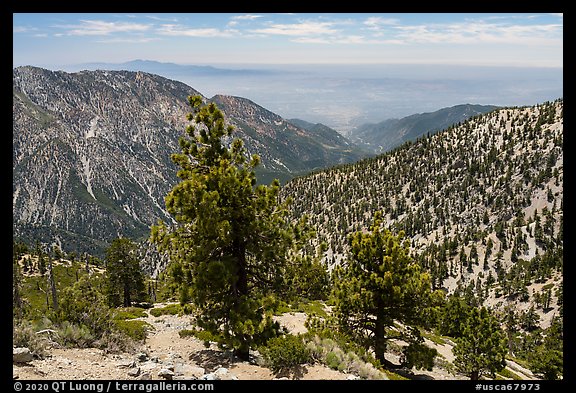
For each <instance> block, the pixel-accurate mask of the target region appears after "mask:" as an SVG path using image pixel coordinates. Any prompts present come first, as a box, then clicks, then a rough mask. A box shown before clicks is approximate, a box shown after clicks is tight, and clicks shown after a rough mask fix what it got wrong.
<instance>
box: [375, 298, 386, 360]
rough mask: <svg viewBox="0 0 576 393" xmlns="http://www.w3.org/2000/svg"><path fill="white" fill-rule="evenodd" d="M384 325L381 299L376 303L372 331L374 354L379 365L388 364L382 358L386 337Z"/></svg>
mask: <svg viewBox="0 0 576 393" xmlns="http://www.w3.org/2000/svg"><path fill="white" fill-rule="evenodd" d="M385 327H386V326H385V325H384V305H383V303H382V300H381V299H377V301H376V326H375V329H374V339H375V340H374V354H375V355H376V359H378V360H379V361H380V364H387V363H389V362H388V361H387V360H386V359H385V358H384V353H385V352H386V337H384V334H385Z"/></svg>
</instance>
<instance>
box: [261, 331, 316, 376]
mask: <svg viewBox="0 0 576 393" xmlns="http://www.w3.org/2000/svg"><path fill="white" fill-rule="evenodd" d="M259 350H260V353H261V354H262V357H263V358H264V361H265V362H266V365H267V366H268V367H269V368H270V369H271V370H272V371H274V372H276V373H278V372H281V371H283V370H286V369H289V368H291V367H294V366H297V365H300V364H305V363H309V362H310V361H311V360H312V358H311V356H310V350H309V349H308V348H307V347H306V345H305V344H304V341H302V337H300V336H294V335H292V334H287V335H285V336H280V337H275V338H272V339H270V340H268V342H267V343H266V345H265V346H263V347H260V348H259Z"/></svg>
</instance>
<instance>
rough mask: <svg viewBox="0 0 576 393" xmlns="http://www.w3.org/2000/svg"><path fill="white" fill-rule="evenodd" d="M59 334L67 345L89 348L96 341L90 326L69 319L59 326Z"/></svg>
mask: <svg viewBox="0 0 576 393" xmlns="http://www.w3.org/2000/svg"><path fill="white" fill-rule="evenodd" d="M58 335H59V336H60V340H61V342H62V344H63V345H65V346H67V347H75V348H88V347H91V346H92V345H93V344H94V342H95V338H94V336H93V335H92V333H91V332H90V329H88V327H86V326H85V325H77V324H74V323H70V322H68V321H64V322H62V324H61V325H60V327H59V328H58Z"/></svg>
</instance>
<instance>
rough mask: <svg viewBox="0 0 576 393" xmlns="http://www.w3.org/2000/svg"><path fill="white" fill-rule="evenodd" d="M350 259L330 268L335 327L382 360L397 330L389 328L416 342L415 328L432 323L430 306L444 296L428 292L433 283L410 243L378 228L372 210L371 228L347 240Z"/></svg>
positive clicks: (378, 218) (379, 219)
mask: <svg viewBox="0 0 576 393" xmlns="http://www.w3.org/2000/svg"><path fill="white" fill-rule="evenodd" d="M350 250H351V258H350V259H349V260H348V261H347V263H346V265H345V267H344V268H337V269H336V270H335V277H336V283H335V296H336V305H335V311H336V317H337V319H338V322H339V326H340V328H341V329H342V330H343V331H344V332H346V333H348V334H350V335H351V336H352V337H354V338H356V339H357V340H358V341H359V342H361V343H363V344H364V345H365V346H367V347H372V348H373V349H374V353H375V356H376V358H377V359H378V360H379V361H380V362H381V363H382V364H386V365H388V366H390V367H392V366H394V365H392V364H391V363H390V362H388V361H387V360H386V359H385V358H384V353H385V351H386V346H387V342H388V339H389V338H390V337H391V336H394V337H398V335H399V332H392V331H391V330H390V329H389V328H391V327H393V326H394V323H395V322H400V323H401V324H403V325H404V330H403V331H404V334H402V335H403V338H404V339H405V340H406V341H408V342H409V343H410V344H414V345H418V344H421V342H422V341H423V340H422V337H421V336H420V335H419V330H418V329H417V326H422V325H427V324H428V323H429V322H431V317H432V315H433V314H434V308H435V306H436V305H438V304H439V302H440V301H441V300H442V298H443V294H442V292H441V291H432V280H431V278H430V275H429V274H428V273H425V272H422V271H421V269H420V266H419V265H418V263H417V262H416V261H415V260H414V259H413V257H412V256H411V255H410V241H409V240H408V239H405V238H404V232H403V231H401V232H400V233H398V234H397V235H395V234H393V233H392V232H391V231H390V230H388V229H383V228H382V214H381V212H377V213H376V214H375V217H374V222H373V224H372V226H371V228H370V230H369V231H368V232H367V233H366V232H362V231H359V232H356V233H354V234H352V235H351V236H350Z"/></svg>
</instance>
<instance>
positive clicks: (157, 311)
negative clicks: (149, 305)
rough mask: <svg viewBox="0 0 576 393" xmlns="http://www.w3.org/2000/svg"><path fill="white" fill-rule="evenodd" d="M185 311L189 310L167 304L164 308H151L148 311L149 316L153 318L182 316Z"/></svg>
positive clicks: (177, 305)
mask: <svg viewBox="0 0 576 393" xmlns="http://www.w3.org/2000/svg"><path fill="white" fill-rule="evenodd" d="M185 310H189V308H186V307H184V308H183V307H182V306H181V305H179V304H169V305H168V306H166V307H159V308H153V309H152V310H150V314H151V315H153V316H155V317H159V316H161V315H178V314H184V311H185Z"/></svg>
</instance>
